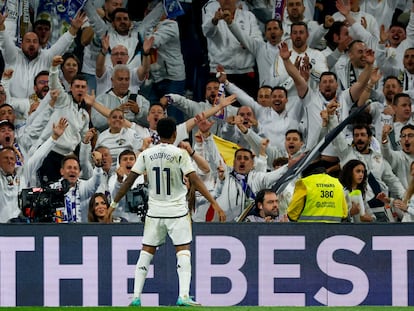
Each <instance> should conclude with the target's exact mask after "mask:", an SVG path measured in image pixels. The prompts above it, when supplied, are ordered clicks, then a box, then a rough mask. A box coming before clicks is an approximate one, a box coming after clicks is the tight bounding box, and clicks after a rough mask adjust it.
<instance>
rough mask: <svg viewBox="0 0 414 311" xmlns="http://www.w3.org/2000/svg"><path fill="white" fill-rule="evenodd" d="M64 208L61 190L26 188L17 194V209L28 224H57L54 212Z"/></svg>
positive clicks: (63, 193) (63, 195)
mask: <svg viewBox="0 0 414 311" xmlns="http://www.w3.org/2000/svg"><path fill="white" fill-rule="evenodd" d="M64 207H65V191H64V189H63V188H62V189H51V188H28V189H22V191H21V192H20V193H19V208H20V209H21V210H22V213H23V215H24V216H25V217H26V218H27V220H29V221H30V222H58V221H57V218H58V217H57V215H56V211H57V210H58V209H62V208H64Z"/></svg>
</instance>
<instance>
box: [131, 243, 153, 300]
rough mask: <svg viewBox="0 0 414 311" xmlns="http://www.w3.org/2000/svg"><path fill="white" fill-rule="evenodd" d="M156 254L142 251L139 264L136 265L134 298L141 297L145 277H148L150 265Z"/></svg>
mask: <svg viewBox="0 0 414 311" xmlns="http://www.w3.org/2000/svg"><path fill="white" fill-rule="evenodd" d="M152 257H154V255H152V254H150V253H148V252H146V251H141V253H140V254H139V258H138V261H137V264H136V265H135V280H134V298H141V293H142V289H143V288H144V283H145V278H146V277H147V273H148V267H149V265H150V263H151V260H152Z"/></svg>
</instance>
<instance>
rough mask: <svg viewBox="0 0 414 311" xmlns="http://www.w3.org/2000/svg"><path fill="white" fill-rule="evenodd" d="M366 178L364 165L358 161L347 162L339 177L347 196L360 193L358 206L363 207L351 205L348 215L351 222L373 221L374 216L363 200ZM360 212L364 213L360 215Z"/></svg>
mask: <svg viewBox="0 0 414 311" xmlns="http://www.w3.org/2000/svg"><path fill="white" fill-rule="evenodd" d="M367 176H368V175H367V169H366V167H365V164H364V162H362V161H360V160H350V161H348V162H347V163H346V164H345V165H344V166H343V168H342V170H341V172H340V175H339V181H340V182H341V184H342V185H343V186H344V188H345V190H346V193H347V196H349V195H350V196H352V194H354V193H355V192H356V191H360V193H361V197H362V200H361V203H360V204H363V205H364V206H357V205H356V204H352V203H351V205H350V208H349V215H350V216H351V221H353V222H371V221H374V220H375V216H374V215H373V214H372V212H371V209H370V208H369V206H368V204H367V203H366V200H365V194H366V190H367ZM348 204H349V203H348ZM361 210H362V211H365V212H362V213H361V212H360V211H361Z"/></svg>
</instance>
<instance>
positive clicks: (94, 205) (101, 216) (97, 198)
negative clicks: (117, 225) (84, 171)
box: [88, 192, 127, 223]
mask: <svg viewBox="0 0 414 311" xmlns="http://www.w3.org/2000/svg"><path fill="white" fill-rule="evenodd" d="M108 210H109V202H108V199H107V197H106V196H105V194H104V193H102V192H98V193H95V194H94V195H93V196H92V197H91V199H90V200H89V210H88V222H101V223H111V222H127V221H126V219H124V218H122V217H113V216H112V215H109V214H108Z"/></svg>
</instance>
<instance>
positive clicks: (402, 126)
mask: <svg viewBox="0 0 414 311" xmlns="http://www.w3.org/2000/svg"><path fill="white" fill-rule="evenodd" d="M134 2H139V4H138V3H135V5H136V8H134V3H133V2H132V1H129V3H125V1H122V0H105V1H104V2H103V3H102V7H101V6H100V5H99V4H100V3H99V1H95V2H94V1H93V0H88V1H87V2H86V4H85V7H84V9H83V10H82V11H81V12H80V13H78V14H77V15H76V17H75V18H73V19H72V21H71V25H70V27H68V29H67V31H65V32H64V33H62V32H61V30H60V29H57V27H55V28H54V24H53V22H52V23H51V20H50V19H48V18H45V16H44V15H41V14H38V16H31V20H32V23H31V25H30V26H29V27H28V29H27V31H26V32H24V33H21V34H19V33H18V32H16V25H17V24H18V23H20V20H16V18H15V16H14V15H13V14H8V13H7V9H6V10H5V11H4V13H0V50H1V55H2V60H3V62H4V69H3V70H2V72H3V73H2V78H1V85H0V146H1V149H0V170H1V172H0V187H1V190H0V222H2V223H5V222H32V221H39V220H40V221H41V219H44V218H42V217H41V216H42V215H40V214H41V213H42V211H41V208H39V206H40V207H42V208H43V206H42V204H41V202H40V200H41V199H40V198H41V195H40V193H41V192H43V193H46V194H47V193H55V192H53V191H52V190H55V191H56V192H59V191H60V192H62V193H63V198H64V199H63V201H64V202H63V203H62V206H61V207H58V208H57V209H56V214H53V217H51V218H49V217H46V218H47V219H48V220H50V221H55V222H88V221H89V222H125V221H128V222H140V221H142V216H143V215H144V214H145V205H146V204H147V203H146V202H145V201H146V200H145V197H146V195H147V193H146V188H145V178H144V176H141V177H140V178H139V179H138V180H137V181H136V183H135V184H134V186H133V187H132V190H130V192H129V193H128V194H127V195H126V196H125V198H123V199H122V200H121V202H120V204H119V206H118V208H117V210H115V211H114V212H113V214H111V215H110V216H108V209H109V205H110V203H111V197H114V195H115V194H116V193H117V191H118V189H119V188H120V186H121V184H122V183H123V181H124V180H125V179H126V177H127V176H128V174H129V172H130V171H131V169H133V165H134V163H135V160H136V158H137V156H138V154H139V153H140V152H142V150H144V149H146V148H151V146H152V145H153V144H157V143H159V137H158V135H157V131H156V129H157V122H158V120H160V119H161V118H164V117H165V116H167V115H168V116H172V117H174V118H175V119H176V120H177V140H176V142H175V144H176V145H177V146H180V147H181V148H184V149H185V150H186V151H187V152H188V153H189V155H190V156H191V158H192V160H193V162H194V165H195V166H196V168H197V173H198V174H199V175H200V176H201V177H202V180H203V181H204V182H205V184H206V186H207V188H208V189H209V191H211V193H212V194H214V197H215V198H216V200H217V202H218V203H219V205H220V206H221V207H222V209H223V210H224V211H225V213H226V216H227V221H236V220H239V221H240V220H243V219H244V217H245V216H246V215H244V214H246V213H243V212H244V211H245V209H246V207H248V206H250V205H251V203H253V202H255V203H256V204H255V208H253V209H252V210H251V212H250V215H248V216H247V217H246V220H247V221H255V222H257V221H259V222H287V221H289V218H290V220H295V219H294V217H293V214H292V215H291V214H289V208H290V205H291V204H292V198H294V197H295V180H293V181H290V182H289V183H288V184H287V185H284V187H283V191H281V192H280V193H278V194H277V195H276V194H275V193H274V192H272V191H271V188H272V186H273V185H274V184H275V183H276V182H277V181H278V180H279V179H280V177H281V176H282V175H283V174H284V173H285V172H286V171H287V170H288V168H289V167H291V166H292V165H294V163H295V162H296V161H297V160H298V159H300V157H301V156H302V155H303V154H306V153H307V152H309V151H310V150H312V149H313V148H314V147H315V146H316V145H317V144H318V142H320V141H321V139H322V138H323V137H324V136H325V135H326V134H327V133H328V132H329V131H330V130H332V129H333V128H335V127H336V126H337V125H338V123H340V122H341V121H343V120H344V119H345V118H347V117H348V115H349V114H350V113H352V111H353V110H355V109H357V108H358V107H359V106H362V105H364V104H366V103H368V102H369V103H370V105H369V106H368V108H367V109H365V110H364V112H363V113H360V114H359V115H358V116H357V117H355V118H354V119H353V120H352V122H351V124H349V125H348V126H347V127H346V128H345V129H344V130H343V131H342V132H341V133H340V134H339V135H338V136H337V137H336V138H335V139H334V140H333V141H332V143H331V144H329V145H328V147H327V148H325V149H324V150H323V151H322V154H321V156H320V158H319V163H322V164H323V166H324V168H325V170H326V172H327V173H328V174H330V175H331V176H335V177H338V178H339V180H340V181H341V183H342V185H343V187H344V188H345V193H346V198H348V199H347V206H349V207H347V210H348V213H347V217H346V218H347V219H346V220H347V221H351V222H374V221H381V222H399V221H412V220H413V219H414V197H412V196H413V195H414V181H413V176H414V168H412V167H413V163H414V115H413V111H412V104H413V99H414V1H413V2H411V1H405V0H399V1H391V0H388V1H375V0H337V1H336V2H335V5H334V7H333V5H332V3H333V1H315V0H285V1H279V0H262V1H252V0H250V1H249V0H245V1H238V0H208V1H201V2H200V1H191V0H190V1H189V0H187V1H185V0H183V1H180V2H181V5H182V7H183V8H184V10H185V15H183V16H180V17H178V18H177V19H175V18H168V14H167V12H166V10H165V8H164V6H163V3H162V1H142V2H141V1H134ZM280 2H284V3H285V9H284V10H282V12H279V8H278V4H279V3H280ZM144 4H145V5H144ZM140 9H142V10H140ZM32 11H33V12H37V10H32ZM391 13H394V14H391ZM281 16H282V19H281V20H280V19H278V18H280V17H281ZM20 30H21V29H20ZM220 138H223V139H225V140H227V141H229V142H232V143H234V144H237V145H238V148H239V149H238V150H237V151H236V152H235V154H234V159H232V160H233V163H232V165H231V166H230V165H229V164H230V163H228V162H229V160H228V159H227V161H225V160H224V156H223V149H221V148H222V147H220V148H219V147H218V145H217V140H218V139H220ZM148 173H150V172H148ZM62 181H64V182H62ZM183 182H184V181H183ZM37 188H40V189H42V190H41V191H40V190H35V189H37ZM28 189H29V190H31V191H29V192H27V190H28ZM188 189H189V193H188V200H189V208H190V211H191V213H192V218H193V220H194V221H196V222H204V221H217V215H215V214H214V210H213V209H212V208H211V206H209V203H208V202H207V201H206V200H205V199H204V198H203V197H202V196H201V195H199V194H198V193H197V192H195V191H194V189H193V188H192V186H191V184H189V185H188ZM355 190H359V191H360V193H361V198H362V200H361V201H360V203H359V204H356V203H355V202H354V203H352V200H351V199H350V198H351V197H352V194H353V193H355ZM22 192H24V193H25V194H27V193H30V195H28V198H29V200H28V202H25V203H27V204H28V206H22V199H21V198H22ZM19 198H20V202H19ZM26 199H27V197H26ZM25 201H27V200H25ZM23 205H24V204H23ZM36 205H37V206H38V208H36ZM241 215H243V219H241ZM43 216H44V215H43ZM288 216H289V217H288ZM291 216H292V217H291Z"/></svg>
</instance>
